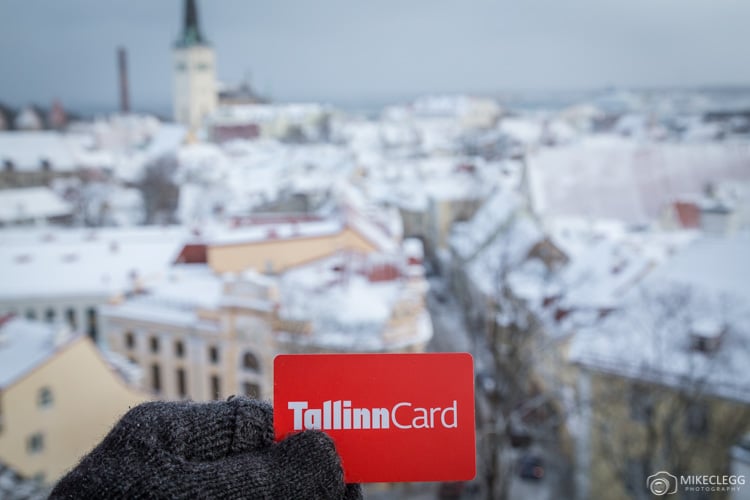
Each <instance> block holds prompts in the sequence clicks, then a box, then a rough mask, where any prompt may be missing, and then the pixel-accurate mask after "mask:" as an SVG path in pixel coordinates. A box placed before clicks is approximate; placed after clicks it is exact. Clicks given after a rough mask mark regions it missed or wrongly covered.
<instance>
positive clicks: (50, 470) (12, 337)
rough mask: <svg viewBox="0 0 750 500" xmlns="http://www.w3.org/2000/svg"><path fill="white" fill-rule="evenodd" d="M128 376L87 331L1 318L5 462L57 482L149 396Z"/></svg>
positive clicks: (0, 419) (0, 441) (0, 443)
mask: <svg viewBox="0 0 750 500" xmlns="http://www.w3.org/2000/svg"><path fill="white" fill-rule="evenodd" d="M113 361H114V362H116V360H114V359H113ZM115 366H116V367H115ZM130 369H131V370H132V367H130ZM125 374H128V375H129V376H130V377H131V380H132V378H133V376H134V375H135V374H134V373H133V372H129V371H128V365H127V364H125V363H118V364H117V365H113V364H112V363H111V362H109V361H107V360H105V358H104V357H103V356H102V354H101V353H100V352H99V351H98V350H97V349H96V347H95V346H94V344H93V343H92V342H91V340H90V339H88V338H87V337H85V336H81V335H75V336H74V335H69V334H67V333H65V332H64V331H62V330H61V331H59V332H58V331H56V330H55V329H54V327H52V326H50V325H48V324H44V323H38V322H32V321H28V320H24V319H20V318H14V317H5V318H3V319H2V320H0V461H2V462H4V463H6V464H7V465H8V466H10V467H12V468H13V469H15V470H17V471H18V472H19V473H20V474H22V475H23V476H25V477H34V478H39V479H42V480H43V481H44V482H46V483H49V484H51V483H54V482H55V481H56V480H57V479H59V478H60V477H61V476H62V474H63V473H65V471H67V470H68V469H70V468H71V467H73V466H74V465H75V464H76V463H77V462H78V461H79V460H80V458H81V457H82V456H83V455H85V454H86V453H87V452H88V451H89V450H91V449H92V448H93V447H94V446H95V445H96V444H97V443H98V442H99V441H100V440H101V439H102V438H103V437H104V436H105V434H106V433H107V432H108V431H109V429H110V428H111V427H112V425H114V423H115V422H117V420H118V419H119V418H120V416H121V415H123V414H124V413H125V412H126V411H127V410H128V409H129V408H130V407H132V406H135V405H137V404H139V403H141V402H143V401H145V400H146V399H147V397H146V396H145V395H144V394H143V393H141V392H140V391H138V390H137V389H135V388H134V387H132V386H131V385H129V384H128V383H127V382H126V380H125V378H124V376H123V375H125Z"/></svg>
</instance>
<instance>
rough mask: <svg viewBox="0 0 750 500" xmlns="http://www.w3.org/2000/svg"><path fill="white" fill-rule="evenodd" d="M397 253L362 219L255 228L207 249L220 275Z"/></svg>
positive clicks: (231, 234) (224, 237)
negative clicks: (352, 254) (346, 254)
mask: <svg viewBox="0 0 750 500" xmlns="http://www.w3.org/2000/svg"><path fill="white" fill-rule="evenodd" d="M346 250H349V251H357V252H364V253H369V252H374V251H376V250H381V251H387V250H395V247H394V245H393V242H392V241H390V240H389V239H387V238H384V237H383V235H382V234H380V231H379V229H378V228H375V227H372V224H371V223H369V222H367V221H364V220H362V219H352V220H351V221H347V222H342V221H339V220H321V221H312V222H300V223H297V222H289V223H284V224H269V225H254V226H252V227H248V228H239V229H236V230H232V231H230V232H228V233H226V234H225V235H220V236H218V237H216V238H214V239H213V240H212V241H211V242H210V243H209V244H208V246H207V258H208V265H209V266H210V267H211V269H213V270H214V271H215V272H217V273H226V272H233V273H238V272H242V271H246V270H248V269H252V270H254V271H257V272H260V273H280V272H283V271H285V270H286V269H288V268H290V267H293V266H298V265H300V264H304V263H307V262H312V261H314V260H318V259H320V258H323V257H326V256H328V255H331V254H334V253H336V252H341V251H346Z"/></svg>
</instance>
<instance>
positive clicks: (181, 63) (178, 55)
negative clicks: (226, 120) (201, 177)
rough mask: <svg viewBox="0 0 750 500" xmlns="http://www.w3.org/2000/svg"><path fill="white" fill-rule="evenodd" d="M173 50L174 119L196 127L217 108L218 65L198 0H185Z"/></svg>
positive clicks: (194, 128)
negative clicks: (203, 28) (200, 20)
mask: <svg viewBox="0 0 750 500" xmlns="http://www.w3.org/2000/svg"><path fill="white" fill-rule="evenodd" d="M173 54H174V69H173V71H174V119H175V121H176V122H178V123H182V124H183V125H186V126H188V127H189V128H190V129H192V130H196V129H197V128H199V127H200V125H201V124H202V123H203V120H204V119H205V118H206V117H207V116H208V115H210V114H211V113H213V111H214V110H215V109H216V65H215V58H214V51H213V49H212V48H211V46H210V45H209V43H208V41H207V40H206V39H205V38H203V35H202V34H201V31H200V26H199V24H198V8H197V7H196V5H195V0H185V19H184V24H183V27H182V33H181V34H180V36H179V38H178V39H177V41H176V42H175V45H174V51H173Z"/></svg>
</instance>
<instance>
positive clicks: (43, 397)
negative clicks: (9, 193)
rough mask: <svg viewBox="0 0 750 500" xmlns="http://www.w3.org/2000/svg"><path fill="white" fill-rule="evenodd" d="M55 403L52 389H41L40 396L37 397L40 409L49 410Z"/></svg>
mask: <svg viewBox="0 0 750 500" xmlns="http://www.w3.org/2000/svg"><path fill="white" fill-rule="evenodd" d="M53 402H54V398H53V397H52V389H50V388H49V387H42V388H41V389H39V394H38V395H37V405H38V406H39V408H49V407H50V406H52V403H53Z"/></svg>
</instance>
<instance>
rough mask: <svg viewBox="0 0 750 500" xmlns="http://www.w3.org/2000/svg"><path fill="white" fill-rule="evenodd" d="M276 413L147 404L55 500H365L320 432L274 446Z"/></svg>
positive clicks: (232, 404)
mask: <svg viewBox="0 0 750 500" xmlns="http://www.w3.org/2000/svg"><path fill="white" fill-rule="evenodd" d="M273 437H274V436H273V409H272V408H271V405H269V404H268V403H264V402H260V401H256V400H251V399H247V398H233V399H230V400H229V401H221V402H212V403H190V402H187V403H182V402H181V403H164V402H153V403H144V404H142V405H140V406H137V407H135V408H133V409H132V410H130V411H129V412H128V413H127V414H126V415H125V416H124V417H123V418H122V419H121V420H120V421H119V422H118V423H117V425H115V427H114V428H113V429H112V430H111V431H110V433H109V434H108V435H107V437H105V438H104V440H103V441H102V442H101V443H100V444H99V445H98V446H97V447H96V448H94V450H93V451H92V452H91V453H89V454H88V455H87V456H85V457H84V458H83V460H81V462H80V464H78V466H77V467H75V468H74V469H73V470H71V471H70V472H69V473H68V474H67V475H66V476H65V477H63V478H62V479H61V480H60V482H59V483H58V484H57V485H56V486H55V489H54V490H53V491H52V494H51V496H50V498H51V499H72V498H128V499H130V498H190V499H195V498H263V499H308V498H309V499H345V500H349V499H360V498H362V492H361V489H360V487H359V485H357V484H351V485H346V484H344V474H343V471H342V469H341V462H340V460H339V457H338V455H337V453H336V449H335V448H334V446H333V441H331V439H330V438H329V437H328V436H327V435H325V434H323V433H322V432H319V431H305V432H302V433H299V434H295V435H293V436H290V437H288V438H287V439H284V440H283V441H281V442H279V443H274V440H273Z"/></svg>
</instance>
